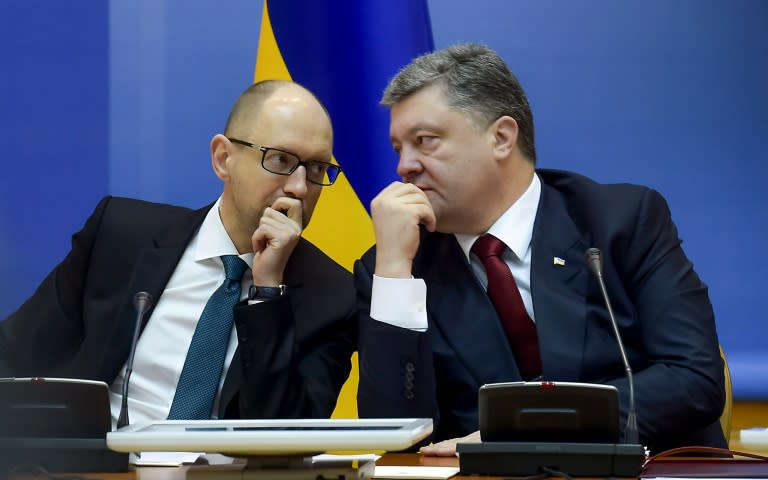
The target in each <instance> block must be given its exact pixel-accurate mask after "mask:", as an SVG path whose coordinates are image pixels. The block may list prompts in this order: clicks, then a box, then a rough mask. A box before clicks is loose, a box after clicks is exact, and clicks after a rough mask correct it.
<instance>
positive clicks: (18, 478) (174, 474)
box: [0, 439, 768, 480]
mask: <svg viewBox="0 0 768 480" xmlns="http://www.w3.org/2000/svg"><path fill="white" fill-rule="evenodd" d="M730 448H731V450H733V451H742V452H744V451H748V450H746V449H744V448H743V446H742V445H741V444H740V443H739V442H738V439H732V441H731V443H730ZM751 453H757V454H761V455H766V454H767V453H768V452H764V451H754V452H751ZM680 460H688V461H690V460H691V459H680V458H672V459H667V460H664V461H670V462H674V461H680ZM236 462H238V460H236ZM376 465H394V466H421V465H423V466H443V467H458V466H459V459H458V458H456V457H427V456H423V455H420V454H418V453H386V454H384V455H383V456H382V457H381V458H380V459H379V460H378V461H377V462H376ZM208 468H210V469H211V470H214V469H216V468H217V466H199V465H198V466H187V465H184V466H179V467H133V466H131V470H130V471H128V472H121V473H82V474H77V475H76V477H77V478H82V479H89V480H91V479H93V480H96V479H102V480H187V479H188V478H189V477H190V475H189V474H190V472H191V471H195V472H200V471H201V469H203V470H204V469H208ZM211 473H213V472H211ZM194 476H195V477H197V475H194ZM0 477H2V475H0ZM67 477H70V478H71V476H70V475H67ZM215 477H216V475H206V478H210V479H211V480H213V479H214V478H215ZM2 478H3V479H4V480H40V479H41V478H45V477H41V476H39V475H33V474H21V473H19V474H14V475H11V476H9V477H2ZM51 478H55V476H53V477H51ZM228 478H232V477H228ZM478 478H483V479H489V480H494V479H495V480H501V479H505V478H508V477H500V476H482V477H478V476H472V475H469V476H465V475H456V476H454V477H451V479H456V480H461V479H478ZM579 478H589V477H579Z"/></svg>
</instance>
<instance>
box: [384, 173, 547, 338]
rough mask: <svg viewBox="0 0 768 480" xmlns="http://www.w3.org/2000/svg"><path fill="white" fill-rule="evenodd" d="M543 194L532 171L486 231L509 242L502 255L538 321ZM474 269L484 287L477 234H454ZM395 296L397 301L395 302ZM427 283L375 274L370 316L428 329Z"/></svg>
mask: <svg viewBox="0 0 768 480" xmlns="http://www.w3.org/2000/svg"><path fill="white" fill-rule="evenodd" d="M540 197H541V181H540V180H539V177H538V175H536V174H534V175H533V180H532V181H531V184H530V185H529V186H528V188H527V189H526V191H525V193H523V195H522V196H521V197H520V198H519V199H517V201H516V202H515V203H513V204H512V206H510V207H509V208H508V209H507V210H506V211H505V212H504V213H503V214H502V215H501V217H499V218H498V219H497V220H496V222H494V224H493V225H491V228H490V229H488V232H487V233H490V234H491V235H493V236H495V237H496V238H498V239H499V240H501V241H502V242H504V244H505V245H506V246H507V248H506V249H505V250H504V253H503V255H502V257H503V259H504V261H505V262H506V263H507V265H508V266H509V268H510V270H511V271H512V276H513V277H514V278H515V283H517V288H518V290H520V295H521V296H522V297H523V303H524V304H525V309H526V310H527V311H528V315H529V316H530V317H531V320H534V321H535V317H534V313H533V300H532V298H531V238H532V236H533V223H534V221H535V220H536V211H537V210H538V208H539V199H540ZM455 236H456V240H457V241H458V242H459V245H460V246H461V249H462V250H463V251H464V255H466V257H467V261H468V262H469V264H470V265H471V267H472V271H473V272H474V273H475V275H476V276H477V278H478V280H480V283H482V284H483V287H485V288H487V285H488V279H487V277H486V274H485V269H484V268H483V264H482V262H481V261H480V259H479V258H478V257H477V256H476V255H475V254H474V253H471V252H470V250H471V249H472V245H473V244H474V243H475V240H477V238H478V236H477V235H464V234H455ZM393 298H396V299H398V301H396V302H393V301H392V299H393ZM426 304H427V286H426V283H425V282H424V280H423V279H420V278H413V279H408V278H405V279H404V278H385V277H379V276H376V275H374V276H373V289H372V292H371V318H373V319H374V320H378V321H380V322H385V323H389V324H391V325H394V326H398V327H403V328H409V329H412V330H418V331H426V329H427V309H426Z"/></svg>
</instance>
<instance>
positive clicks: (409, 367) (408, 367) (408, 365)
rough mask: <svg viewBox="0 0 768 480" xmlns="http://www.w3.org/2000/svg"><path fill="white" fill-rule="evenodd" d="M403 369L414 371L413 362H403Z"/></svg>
mask: <svg viewBox="0 0 768 480" xmlns="http://www.w3.org/2000/svg"><path fill="white" fill-rule="evenodd" d="M405 371H406V372H415V371H416V366H415V365H414V364H413V362H408V363H406V364H405Z"/></svg>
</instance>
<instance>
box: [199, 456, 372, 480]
mask: <svg viewBox="0 0 768 480" xmlns="http://www.w3.org/2000/svg"><path fill="white" fill-rule="evenodd" d="M312 457H313V456H312V455H276V456H253V457H246V458H245V460H246V462H245V463H235V464H231V465H193V466H190V467H189V470H187V476H186V478H187V479H188V480H214V479H215V480H267V479H268V480H369V479H372V478H373V472H374V467H375V462H374V461H360V462H358V461H352V460H348V459H347V460H335V459H330V460H321V461H314V462H313V461H312Z"/></svg>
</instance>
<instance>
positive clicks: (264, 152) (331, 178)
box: [226, 137, 342, 187]
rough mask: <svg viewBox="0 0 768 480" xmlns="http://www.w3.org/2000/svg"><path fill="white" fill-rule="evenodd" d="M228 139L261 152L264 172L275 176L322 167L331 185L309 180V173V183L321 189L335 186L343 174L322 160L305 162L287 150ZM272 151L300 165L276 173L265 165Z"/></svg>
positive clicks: (336, 166) (333, 165)
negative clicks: (294, 159)
mask: <svg viewBox="0 0 768 480" xmlns="http://www.w3.org/2000/svg"><path fill="white" fill-rule="evenodd" d="M226 138H227V140H229V141H230V142H232V143H237V144H239V145H243V146H246V147H249V148H255V149H257V150H259V151H260V152H261V168H263V169H264V170H266V171H268V172H269V173H273V174H275V175H284V176H289V175H292V174H293V172H295V171H296V170H297V169H298V168H299V167H301V166H304V168H305V169H306V171H307V172H309V171H310V170H309V166H311V165H321V166H323V167H325V172H326V173H325V178H327V179H328V181H329V182H330V183H321V182H318V181H315V180H312V179H311V178H309V173H307V181H309V182H312V183H314V184H315V185H320V186H321V187H329V186H331V185H333V184H334V183H335V182H336V179H337V178H339V175H340V174H341V172H342V170H341V167H340V166H338V165H336V164H335V163H330V162H323V161H321V160H306V161H304V160H302V159H301V158H299V156H298V155H296V154H295V153H292V152H289V151H286V150H281V149H279V148H274V147H266V146H264V145H258V144H255V143H251V142H246V141H245V140H240V139H238V138H233V137H226ZM270 150H274V151H276V152H281V153H285V154H287V155H290V156H292V157H294V158H296V160H298V163H296V165H294V166H293V168H291V169H290V170H289V171H287V172H275V171H274V170H270V169H269V168H267V166H266V165H265V164H264V159H265V158H267V152H269V151H270ZM329 171H331V172H332V171H336V174H335V175H331V174H328V172H329Z"/></svg>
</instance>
